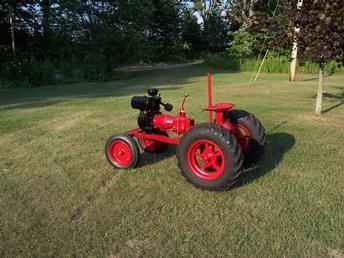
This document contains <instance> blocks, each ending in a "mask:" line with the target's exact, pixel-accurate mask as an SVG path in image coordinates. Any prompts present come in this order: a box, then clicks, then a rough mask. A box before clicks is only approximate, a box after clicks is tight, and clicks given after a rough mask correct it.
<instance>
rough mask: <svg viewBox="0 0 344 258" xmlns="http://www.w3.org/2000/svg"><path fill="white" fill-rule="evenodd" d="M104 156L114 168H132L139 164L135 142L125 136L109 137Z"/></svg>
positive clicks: (138, 154) (138, 153)
mask: <svg viewBox="0 0 344 258" xmlns="http://www.w3.org/2000/svg"><path fill="white" fill-rule="evenodd" d="M105 156H106V158H107V160H108V161H109V162H110V164H111V165H112V166H113V167H114V168H118V169H128V168H134V167H136V166H137V164H138V162H139V157H140V152H139V148H138V145H137V143H136V141H135V140H134V139H133V138H132V137H130V136H129V135H126V134H117V135H113V136H111V137H110V138H109V139H108V141H107V142H106V145H105Z"/></svg>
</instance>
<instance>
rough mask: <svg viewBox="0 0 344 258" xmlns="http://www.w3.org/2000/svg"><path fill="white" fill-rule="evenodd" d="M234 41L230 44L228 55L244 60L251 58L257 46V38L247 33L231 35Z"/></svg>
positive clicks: (241, 32)
mask: <svg viewBox="0 0 344 258" xmlns="http://www.w3.org/2000/svg"><path fill="white" fill-rule="evenodd" d="M230 36H231V37H232V40H231V41H230V43H229V44H228V47H227V49H226V53H227V54H228V55H229V56H230V57H233V58H238V59H240V60H241V59H243V58H247V57H251V56H252V55H253V51H254V48H255V45H256V40H255V37H254V36H253V35H252V34H251V33H249V32H247V31H236V32H233V33H230Z"/></svg>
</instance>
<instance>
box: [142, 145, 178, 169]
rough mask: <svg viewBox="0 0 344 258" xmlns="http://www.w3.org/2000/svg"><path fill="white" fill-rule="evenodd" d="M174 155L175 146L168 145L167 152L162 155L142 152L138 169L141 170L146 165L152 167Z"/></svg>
mask: <svg viewBox="0 0 344 258" xmlns="http://www.w3.org/2000/svg"><path fill="white" fill-rule="evenodd" d="M175 155H176V146H175V145H172V144H170V145H169V146H168V148H167V150H166V151H165V152H163V153H159V154H157V153H148V152H144V153H143V154H142V155H141V157H140V162H139V165H138V167H139V168H142V167H145V166H148V165H153V164H156V163H159V162H160V161H163V160H165V159H168V158H170V157H172V156H175Z"/></svg>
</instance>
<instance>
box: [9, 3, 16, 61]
mask: <svg viewBox="0 0 344 258" xmlns="http://www.w3.org/2000/svg"><path fill="white" fill-rule="evenodd" d="M10 26H11V43H12V44H11V45H12V53H13V58H16V39H15V34H14V32H15V16H14V11H13V9H11V13H10Z"/></svg>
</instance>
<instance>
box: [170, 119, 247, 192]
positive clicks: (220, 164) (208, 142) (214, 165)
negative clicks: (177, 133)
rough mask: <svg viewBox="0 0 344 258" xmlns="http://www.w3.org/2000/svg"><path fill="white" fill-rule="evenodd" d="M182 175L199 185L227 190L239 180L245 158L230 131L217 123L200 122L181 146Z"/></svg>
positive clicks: (179, 155)
mask: <svg viewBox="0 0 344 258" xmlns="http://www.w3.org/2000/svg"><path fill="white" fill-rule="evenodd" d="M177 159H178V166H179V168H180V169H181V172H182V175H183V176H184V177H185V178H186V179H187V180H188V181H189V182H190V183H192V184H193V185H195V186H196V187H199V188H202V189H207V190H217V191H218V190H226V189H227V188H229V187H230V186H232V185H233V184H234V183H236V182H237V180H238V178H239V176H240V172H241V167H242V163H243V157H242V153H241V149H240V146H239V144H238V143H237V141H236V139H235V137H233V136H232V135H231V134H230V132H229V131H228V130H226V129H224V128H222V127H221V126H219V125H216V124H209V123H205V124H200V125H197V126H194V127H193V128H192V129H190V130H189V131H188V132H187V133H186V134H185V135H184V136H183V138H182V139H181V143H180V144H179V145H178V146H177Z"/></svg>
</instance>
